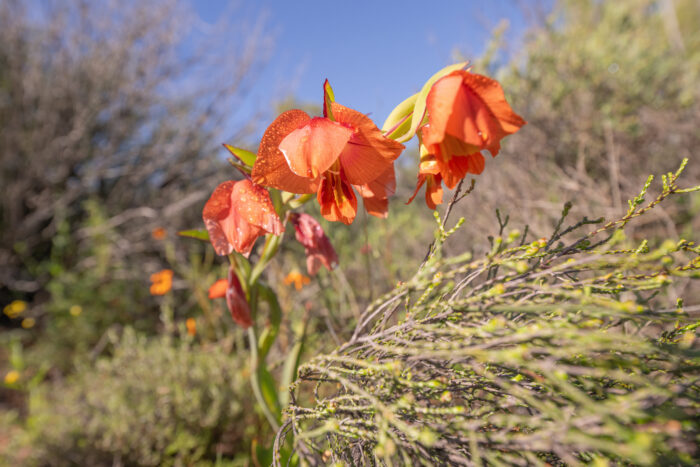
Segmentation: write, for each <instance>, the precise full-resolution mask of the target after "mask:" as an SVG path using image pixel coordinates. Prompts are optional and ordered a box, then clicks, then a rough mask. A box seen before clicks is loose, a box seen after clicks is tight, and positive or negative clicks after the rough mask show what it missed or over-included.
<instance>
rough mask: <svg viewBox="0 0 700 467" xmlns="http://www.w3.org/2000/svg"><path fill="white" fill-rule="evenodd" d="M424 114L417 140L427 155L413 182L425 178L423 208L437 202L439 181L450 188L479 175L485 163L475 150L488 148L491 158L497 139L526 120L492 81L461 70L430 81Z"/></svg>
mask: <svg viewBox="0 0 700 467" xmlns="http://www.w3.org/2000/svg"><path fill="white" fill-rule="evenodd" d="M426 112H427V114H428V123H427V124H426V125H424V126H423V127H422V129H421V139H422V145H423V147H424V148H425V153H426V155H428V156H432V159H425V160H426V161H429V164H427V165H426V166H425V167H423V168H422V170H421V171H420V172H419V176H418V186H419V187H420V186H421V185H422V184H423V183H424V182H426V181H427V182H428V190H432V191H430V193H426V201H427V204H428V205H429V206H431V205H435V204H439V203H436V200H438V199H439V200H440V201H441V198H442V193H441V191H442V189H441V188H440V189H438V188H436V187H438V186H439V183H441V182H445V185H446V186H447V187H448V188H454V187H455V186H456V185H457V183H459V181H460V180H462V179H463V178H464V177H465V176H466V174H468V173H472V174H480V173H481V172H482V171H483V170H484V163H485V161H484V156H483V155H482V154H481V152H480V151H482V150H484V149H485V150H488V151H489V152H490V153H491V155H492V156H493V157H495V156H496V155H497V154H498V152H499V151H500V149H501V143H500V142H501V140H502V139H503V138H504V137H505V136H507V135H509V134H512V133H515V132H516V131H518V129H520V127H522V126H523V125H525V123H526V122H525V120H523V119H522V118H521V117H520V116H519V115H517V114H516V113H515V112H513V110H512V109H511V108H510V106H509V105H508V102H506V99H505V95H504V93H503V89H502V88H501V85H500V84H498V82H497V81H495V80H492V79H491V78H488V77H486V76H482V75H479V74H476V73H470V72H468V71H466V70H457V71H453V72H452V73H450V74H448V75H447V76H444V77H442V78H440V79H439V80H438V81H436V82H435V84H434V85H433V86H432V88H431V89H430V92H429V93H428V97H427V100H426ZM422 149H423V148H422ZM421 152H423V151H421ZM421 160H424V159H423V157H422V158H421ZM433 161H434V162H433ZM438 193H439V195H438ZM433 208H434V207H433Z"/></svg>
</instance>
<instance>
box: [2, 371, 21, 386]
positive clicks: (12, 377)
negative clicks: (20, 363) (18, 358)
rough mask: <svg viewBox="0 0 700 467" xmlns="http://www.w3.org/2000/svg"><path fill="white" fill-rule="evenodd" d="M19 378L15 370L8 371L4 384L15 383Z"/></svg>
mask: <svg viewBox="0 0 700 467" xmlns="http://www.w3.org/2000/svg"><path fill="white" fill-rule="evenodd" d="M18 380H19V372H18V371H16V370H12V371H8V372H7V374H6V375H5V384H10V385H11V384H15V383H16V382H17V381H18Z"/></svg>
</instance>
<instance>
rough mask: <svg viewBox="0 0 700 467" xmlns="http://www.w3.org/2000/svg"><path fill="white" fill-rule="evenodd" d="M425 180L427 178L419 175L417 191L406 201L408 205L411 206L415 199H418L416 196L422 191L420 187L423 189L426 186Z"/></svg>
mask: <svg viewBox="0 0 700 467" xmlns="http://www.w3.org/2000/svg"><path fill="white" fill-rule="evenodd" d="M425 178H426V176H425V175H424V174H422V173H418V183H417V184H416V190H415V191H414V192H413V196H411V198H410V199H409V200H408V201H406V204H411V203H412V202H413V200H414V199H416V196H418V192H419V191H420V187H422V186H423V185H424V184H425Z"/></svg>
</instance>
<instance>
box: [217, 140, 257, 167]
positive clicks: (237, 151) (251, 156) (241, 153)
mask: <svg viewBox="0 0 700 467" xmlns="http://www.w3.org/2000/svg"><path fill="white" fill-rule="evenodd" d="M223 146H224V147H225V148H226V149H227V150H228V152H230V153H231V154H233V155H234V156H235V157H236V158H237V159H238V160H240V161H241V162H243V163H244V164H246V165H249V166H251V167H252V166H253V164H255V159H256V158H257V157H258V156H257V155H256V154H255V153H254V152H250V151H246V150H245V149H241V148H237V147H234V146H231V145H230V144H224V145H223Z"/></svg>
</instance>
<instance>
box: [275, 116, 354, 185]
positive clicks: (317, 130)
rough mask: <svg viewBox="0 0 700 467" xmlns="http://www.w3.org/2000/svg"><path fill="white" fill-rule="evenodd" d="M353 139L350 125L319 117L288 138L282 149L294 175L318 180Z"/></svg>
mask: <svg viewBox="0 0 700 467" xmlns="http://www.w3.org/2000/svg"><path fill="white" fill-rule="evenodd" d="M350 136H352V129H350V128H348V127H347V126H344V125H341V124H340V123H337V122H334V121H331V120H330V119H327V118H321V117H316V118H312V119H311V120H310V121H309V122H307V123H306V124H304V125H303V126H302V127H300V128H297V129H296V130H294V131H292V132H291V133H289V134H288V135H287V136H285V137H284V139H283V140H282V141H281V142H280V144H279V149H280V151H282V154H284V158H285V159H286V160H287V164H288V165H289V168H290V169H291V170H292V172H294V173H295V174H297V175H299V176H301V177H307V178H311V179H316V178H318V176H319V175H321V174H322V173H323V172H325V171H326V170H328V169H329V168H330V166H331V165H333V163H334V162H335V161H336V160H337V159H338V156H339V155H340V153H341V152H342V150H343V148H344V147H345V144H346V143H347V142H348V140H349V139H350Z"/></svg>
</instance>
